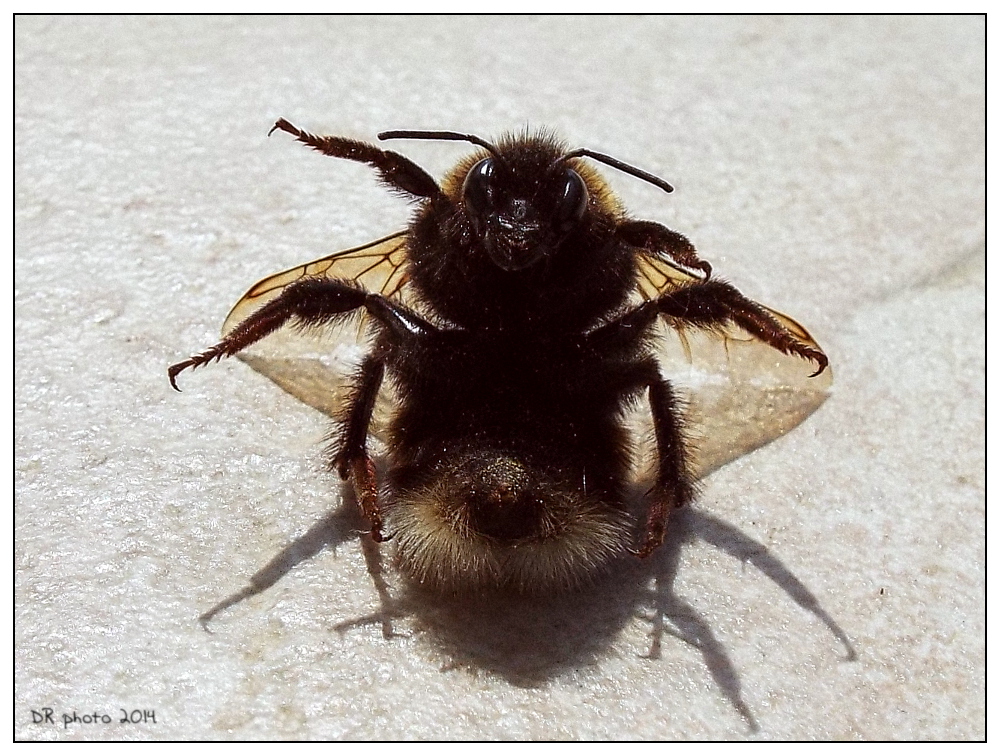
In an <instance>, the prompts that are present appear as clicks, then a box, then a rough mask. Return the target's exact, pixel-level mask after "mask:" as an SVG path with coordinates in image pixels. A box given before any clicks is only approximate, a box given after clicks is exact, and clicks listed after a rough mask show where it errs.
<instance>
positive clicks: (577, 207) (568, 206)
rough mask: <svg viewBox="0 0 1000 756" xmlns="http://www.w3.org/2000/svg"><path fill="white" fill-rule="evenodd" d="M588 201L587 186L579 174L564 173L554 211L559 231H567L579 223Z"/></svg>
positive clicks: (572, 172)
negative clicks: (560, 191) (556, 206)
mask: <svg viewBox="0 0 1000 756" xmlns="http://www.w3.org/2000/svg"><path fill="white" fill-rule="evenodd" d="M589 199H590V195H589V194H588V193H587V185H586V183H584V181H583V179H582V178H581V177H580V174H579V173H577V172H576V171H573V170H569V171H566V174H565V181H564V183H563V187H562V194H561V195H560V197H559V205H558V208H557V210H556V216H557V217H556V221H557V222H558V224H559V228H560V230H562V231H563V232H566V231H569V230H570V229H572V228H573V226H575V225H576V224H577V223H579V222H580V219H581V218H582V217H583V214H584V212H586V210H587V202H588V200H589Z"/></svg>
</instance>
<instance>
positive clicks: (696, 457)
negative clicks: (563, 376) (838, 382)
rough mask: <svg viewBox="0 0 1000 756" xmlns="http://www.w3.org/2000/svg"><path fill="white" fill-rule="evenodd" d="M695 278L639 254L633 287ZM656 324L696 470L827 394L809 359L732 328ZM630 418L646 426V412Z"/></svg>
mask: <svg viewBox="0 0 1000 756" xmlns="http://www.w3.org/2000/svg"><path fill="white" fill-rule="evenodd" d="M699 280H701V279H700V278H699V277H697V276H695V275H693V274H691V273H688V272H687V271H685V270H683V269H681V268H678V267H676V266H675V265H673V264H671V263H670V262H668V261H666V260H663V259H661V258H655V257H651V256H648V255H641V256H640V257H639V280H638V287H639V293H640V294H641V295H642V297H643V298H645V299H653V298H654V297H657V296H659V295H660V294H664V293H667V292H669V291H672V290H674V289H677V288H680V287H683V286H687V285H690V284H691V283H694V282H697V281H699ZM761 307H762V308H763V309H764V310H765V311H767V312H768V313H769V314H770V315H771V316H772V317H773V318H774V319H775V320H777V321H778V322H779V323H781V325H783V326H784V327H785V328H787V329H788V331H789V332H790V333H791V334H792V335H793V336H795V338H796V339H797V340H798V341H800V342H801V343H802V344H804V345H806V346H808V347H811V348H813V349H817V350H820V351H822V349H821V347H820V346H819V344H817V343H816V340H815V339H814V338H813V337H812V335H811V334H810V333H809V331H807V330H806V329H805V328H803V327H802V325H800V324H799V323H798V322H796V321H795V320H793V319H792V318H790V317H788V316H787V315H784V314H782V313H780V312H778V311H777V310H773V309H771V308H770V307H765V306H763V305H761ZM658 328H659V329H660V331H659V333H658V334H657V339H656V344H657V347H656V357H657V360H658V361H659V363H660V368H661V370H662V371H663V374H664V377H666V378H668V379H669V380H670V381H671V382H672V383H674V384H675V386H676V387H677V389H678V390H679V393H680V394H681V395H682V396H683V397H684V398H685V399H686V401H687V405H688V406H687V413H686V414H687V434H688V437H689V441H690V448H691V450H692V458H693V462H694V466H695V470H696V473H697V475H698V477H704V476H705V475H708V474H709V473H711V472H712V471H714V470H716V469H718V468H720V467H722V466H723V465H725V464H726V463H728V462H731V461H732V460H734V459H737V458H739V457H741V456H743V455H744V454H747V453H749V452H751V451H753V450H754V449H757V448H759V447H761V446H764V445H765V444H767V443H769V442H771V441H773V440H774V439H776V438H779V437H780V436H783V435H784V434H786V433H788V432H789V431H790V430H792V428H794V427H796V426H797V425H799V424H800V423H801V422H802V421H803V420H805V419H806V418H807V417H809V415H811V414H812V413H813V412H815V411H816V410H817V409H818V408H819V407H820V405H822V404H823V402H824V401H826V399H827V397H828V396H829V392H830V386H831V385H832V383H833V371H832V370H831V369H830V368H829V367H828V368H827V369H826V370H825V371H824V372H823V373H821V374H820V375H818V376H816V377H810V374H811V373H812V372H813V370H814V369H815V366H814V365H813V363H811V362H809V361H807V360H803V359H801V358H799V357H795V356H790V355H785V354H782V353H781V352H779V351H777V350H776V349H774V348H772V347H771V346H770V345H768V344H766V343H764V342H763V341H760V340H759V339H757V338H756V337H754V336H751V335H750V334H748V333H746V332H744V331H742V330H741V329H739V328H736V327H731V328H728V329H722V330H720V331H700V330H696V329H688V330H683V331H678V330H675V329H673V328H670V327H669V326H667V325H666V324H659V325H658ZM636 422H637V424H638V425H639V427H640V433H642V434H643V435H645V434H648V433H651V430H652V429H651V424H650V422H649V420H648V418H646V417H643V416H642V415H640V416H639V417H638V419H637V421H636ZM645 437H649V436H648V435H645Z"/></svg>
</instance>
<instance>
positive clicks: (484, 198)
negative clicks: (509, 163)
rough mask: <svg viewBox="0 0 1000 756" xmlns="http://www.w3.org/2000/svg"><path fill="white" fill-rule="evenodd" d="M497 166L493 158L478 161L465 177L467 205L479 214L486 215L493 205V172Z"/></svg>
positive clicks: (463, 192) (463, 193)
mask: <svg viewBox="0 0 1000 756" xmlns="http://www.w3.org/2000/svg"><path fill="white" fill-rule="evenodd" d="M494 172H495V166H494V164H493V159H492V158H485V159H483V160H480V161H479V162H478V163H476V164H475V165H474V166H472V168H471V169H470V170H469V173H468V175H467V176H466V177H465V184H463V186H462V196H463V197H464V199H465V205H466V207H468V208H469V210H471V211H472V212H473V213H475V214H477V215H486V213H488V212H489V211H490V209H491V208H492V206H493V174H494Z"/></svg>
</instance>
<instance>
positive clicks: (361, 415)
mask: <svg viewBox="0 0 1000 756" xmlns="http://www.w3.org/2000/svg"><path fill="white" fill-rule="evenodd" d="M384 374H385V366H384V364H383V363H382V361H381V360H380V359H378V358H376V357H374V356H372V355H369V356H368V357H366V358H365V359H364V361H363V362H362V363H361V368H360V370H359V371H358V375H357V377H356V379H355V380H356V382H355V386H354V391H353V392H352V393H351V397H350V399H349V400H348V403H347V411H346V413H345V415H344V418H343V421H342V423H341V425H340V429H339V432H338V433H337V434H336V435H335V439H334V443H333V445H332V447H331V450H332V451H333V452H334V453H333V456H332V457H331V459H330V467H332V468H333V469H334V470H336V471H337V472H338V473H339V474H340V477H341V479H343V480H347V479H348V478H349V479H350V481H351V484H352V485H353V486H354V493H355V496H356V497H357V500H358V507H359V508H360V509H361V514H362V516H363V517H364V518H365V519H366V520H367V521H368V522H369V523H370V524H371V526H372V529H371V537H372V540H373V541H375V542H381V541H384V540H385V536H384V535H383V534H382V509H381V506H380V504H379V500H378V481H377V480H376V478H375V463H374V462H373V461H372V458H371V456H370V455H369V454H368V426H369V425H370V424H371V419H372V410H373V409H374V408H375V399H376V398H377V397H378V392H379V388H380V387H381V386H382V376H383V375H384Z"/></svg>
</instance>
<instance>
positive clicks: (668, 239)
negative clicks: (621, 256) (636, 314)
mask: <svg viewBox="0 0 1000 756" xmlns="http://www.w3.org/2000/svg"><path fill="white" fill-rule="evenodd" d="M615 236H616V237H617V238H618V239H619V240H620V241H623V242H625V244H628V245H629V246H630V247H638V248H639V249H644V250H646V252H647V253H648V254H650V255H651V256H653V257H663V256H664V255H666V256H668V257H670V258H671V259H672V260H674V261H675V262H678V263H680V264H681V265H683V266H684V267H685V268H692V269H694V270H700V271H702V272H704V274H705V278H708V277H709V276H711V275H712V266H711V264H710V263H708V262H707V261H706V260H702V259H701V258H700V257H698V250H696V249H695V247H694V245H693V244H692V243H691V242H690V241H688V238H687V237H686V236H684V235H683V234H679V233H677V232H676V231H674V230H672V229H669V228H667V227H666V226H664V225H661V224H659V223H654V222H653V221H644V220H627V221H623V222H622V223H620V224H619V225H618V229H617V230H616V231H615Z"/></svg>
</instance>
